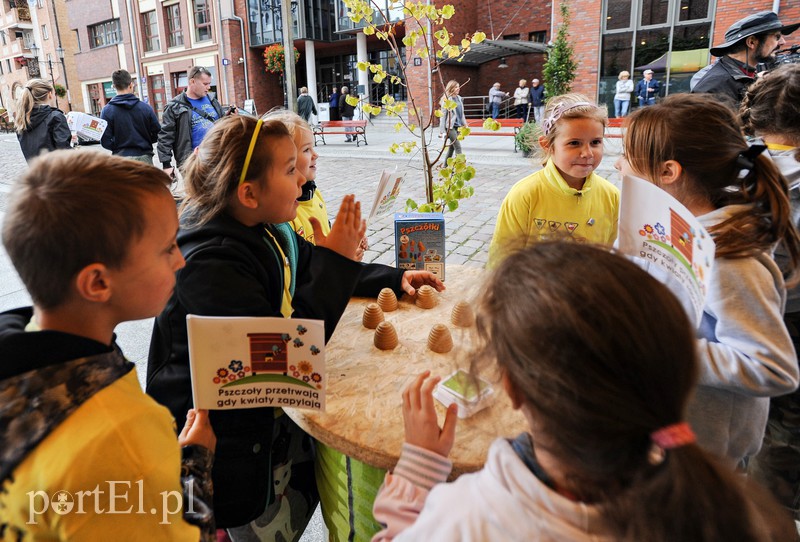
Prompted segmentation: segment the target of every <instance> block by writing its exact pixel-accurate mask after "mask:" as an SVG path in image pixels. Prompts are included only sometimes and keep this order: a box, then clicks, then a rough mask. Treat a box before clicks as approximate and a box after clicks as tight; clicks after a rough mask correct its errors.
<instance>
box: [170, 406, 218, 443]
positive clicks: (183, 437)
mask: <svg viewBox="0 0 800 542" xmlns="http://www.w3.org/2000/svg"><path fill="white" fill-rule="evenodd" d="M178 444H180V445H181V446H189V445H192V444H197V445H199V446H203V447H205V448H208V449H209V450H211V451H212V452H213V451H214V449H215V448H216V447H217V435H215V434H214V429H213V428H212V427H211V422H210V421H209V419H208V410H199V409H195V408H191V409H189V412H187V413H186V424H185V425H184V426H183V429H182V430H181V434H180V435H178Z"/></svg>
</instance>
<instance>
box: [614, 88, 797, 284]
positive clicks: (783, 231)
mask: <svg viewBox="0 0 800 542" xmlns="http://www.w3.org/2000/svg"><path fill="white" fill-rule="evenodd" d="M694 119H703V122H695V121H694ZM625 149H626V151H627V156H628V162H629V163H630V165H631V167H632V168H633V170H634V171H637V172H639V173H640V174H641V175H643V176H645V177H647V178H648V179H649V180H650V181H651V182H654V183H655V184H657V185H658V184H659V179H660V170H661V167H662V165H663V164H664V162H666V161H668V160H676V161H677V162H678V163H680V165H681V168H682V170H683V173H682V177H681V184H682V187H681V190H682V191H683V193H684V194H685V196H686V198H685V199H692V198H696V199H700V200H703V201H707V202H709V203H710V204H711V205H712V206H713V207H714V208H715V209H719V208H722V207H725V206H728V205H737V204H746V205H747V208H746V209H743V210H740V211H739V212H737V213H735V214H734V215H733V216H731V217H730V218H728V219H727V220H725V221H724V222H722V223H720V224H717V225H715V226H713V227H711V228H709V231H710V233H711V234H713V235H714V242H715V243H716V255H717V256H718V257H721V258H744V257H749V256H752V255H754V254H756V253H758V252H767V253H770V252H772V250H773V248H774V247H775V244H776V243H778V242H781V241H783V242H784V243H785V244H786V252H787V253H788V255H789V263H788V267H787V275H788V277H787V278H788V281H789V284H791V281H794V280H796V279H795V278H794V277H795V275H796V269H797V267H798V258H799V257H800V238H798V234H797V231H796V229H795V226H794V224H793V223H792V216H791V208H790V205H789V187H788V183H787V181H786V179H785V178H784V177H783V176H782V175H781V174H780V172H779V171H778V169H777V168H776V167H775V165H774V164H773V163H772V161H771V160H770V159H769V158H768V157H767V156H765V155H763V153H758V154H757V153H756V152H754V151H751V150H750V148H749V147H748V146H747V143H746V142H745V140H744V137H743V136H742V133H741V129H740V127H739V123H738V119H737V118H736V117H735V116H734V115H733V113H732V112H731V110H730V109H728V107H726V106H725V105H723V104H721V103H719V101H718V100H716V99H715V98H714V97H713V96H711V95H709V94H673V95H671V96H668V97H667V98H665V99H664V100H663V101H662V102H660V103H658V104H656V105H654V106H651V107H643V108H640V109H638V110H636V111H635V112H633V113H632V114H631V115H630V116H629V117H628V130H627V131H626V133H625ZM742 170H747V174H746V175H745V176H744V177H743V178H742V177H740V174H741V171H742Z"/></svg>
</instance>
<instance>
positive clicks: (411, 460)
mask: <svg viewBox="0 0 800 542" xmlns="http://www.w3.org/2000/svg"><path fill="white" fill-rule="evenodd" d="M452 469H453V463H452V461H450V460H449V459H447V458H446V457H442V456H440V455H439V454H436V453H434V452H431V451H429V450H426V449H424V448H419V447H417V446H414V445H412V444H408V443H404V444H403V450H402V452H401V453H400V459H399V460H398V462H397V465H396V466H395V468H394V473H393V474H392V473H386V478H385V480H384V482H383V486H382V487H381V489H380V491H379V492H378V496H377V497H376V498H375V505H374V507H373V509H372V512H373V515H374V516H375V519H376V520H377V521H378V523H380V524H381V525H383V526H384V528H383V530H381V531H380V532H379V533H377V534H376V535H375V536H374V537H373V539H372V540H373V542H376V541H382V540H391V539H393V538H394V537H395V536H397V535H399V534H400V533H401V532H402V531H404V530H405V529H407V528H408V527H410V526H411V525H412V524H413V523H414V522H415V521H416V520H417V516H419V513H420V511H421V510H422V507H423V506H424V505H425V499H426V498H427V497H428V493H429V492H430V490H431V489H432V488H433V486H434V485H436V484H439V483H442V482H444V481H445V480H447V477H448V476H449V475H450V471H451V470H452Z"/></svg>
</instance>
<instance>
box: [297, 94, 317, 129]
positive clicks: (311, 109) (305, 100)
mask: <svg viewBox="0 0 800 542" xmlns="http://www.w3.org/2000/svg"><path fill="white" fill-rule="evenodd" d="M312 113H313V114H315V115H317V114H318V113H317V107H316V106H315V105H314V98H312V97H311V96H309V95H308V94H301V95H300V97H299V98H297V114H298V115H300V116H301V117H303V120H305V121H306V122H308V121H309V119H310V118H311V114H312Z"/></svg>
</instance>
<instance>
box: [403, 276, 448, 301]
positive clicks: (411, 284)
mask: <svg viewBox="0 0 800 542" xmlns="http://www.w3.org/2000/svg"><path fill="white" fill-rule="evenodd" d="M426 284H427V285H429V286H433V287H434V288H436V291H437V292H441V291H443V290H444V283H443V282H442V281H441V280H439V277H437V276H436V275H434V274H433V273H431V272H430V271H406V272H405V273H403V281H402V282H401V283H400V287H401V288H402V289H403V291H404V292H405V293H407V294H408V295H414V294H415V293H417V290H416V289H417V288H419V287H420V286H424V285H426Z"/></svg>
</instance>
